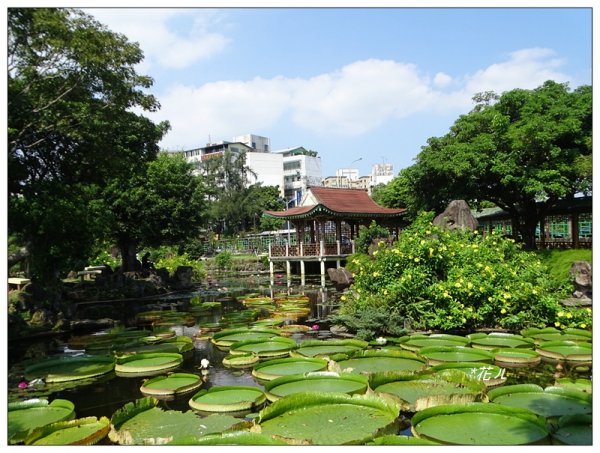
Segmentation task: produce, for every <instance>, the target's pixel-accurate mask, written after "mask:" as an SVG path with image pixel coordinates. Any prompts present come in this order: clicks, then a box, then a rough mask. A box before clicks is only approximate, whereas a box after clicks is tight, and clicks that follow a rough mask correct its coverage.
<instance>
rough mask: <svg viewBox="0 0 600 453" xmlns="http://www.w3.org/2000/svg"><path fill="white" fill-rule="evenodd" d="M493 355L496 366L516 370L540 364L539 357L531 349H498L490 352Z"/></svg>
mask: <svg viewBox="0 0 600 453" xmlns="http://www.w3.org/2000/svg"><path fill="white" fill-rule="evenodd" d="M491 352H492V353H493V354H494V363H496V365H500V366H504V367H510V368H518V367H526V366H535V365H537V364H538V363H540V362H541V360H542V358H541V357H540V355H539V354H538V353H537V352H536V351H533V350H531V349H524V348H499V349H493V350H492V351H491Z"/></svg>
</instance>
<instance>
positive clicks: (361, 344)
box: [290, 340, 369, 357]
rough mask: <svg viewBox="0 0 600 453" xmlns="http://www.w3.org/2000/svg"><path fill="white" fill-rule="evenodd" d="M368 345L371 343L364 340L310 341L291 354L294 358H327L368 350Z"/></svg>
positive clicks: (303, 343)
mask: <svg viewBox="0 0 600 453" xmlns="http://www.w3.org/2000/svg"><path fill="white" fill-rule="evenodd" d="M368 345H369V343H367V342H366V341H362V340H327V341H323V340H309V341H304V342H302V343H301V344H300V346H299V347H298V348H297V349H294V350H293V351H291V352H290V355H291V356H292V357H325V356H331V355H333V354H339V353H349V352H352V351H357V350H359V349H366V347H367V346H368Z"/></svg>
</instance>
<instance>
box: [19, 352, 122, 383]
mask: <svg viewBox="0 0 600 453" xmlns="http://www.w3.org/2000/svg"><path fill="white" fill-rule="evenodd" d="M114 368H115V358H114V357H109V356H75V357H59V358H52V359H49V360H44V361H42V362H39V363H36V364H34V365H30V366H28V367H27V368H26V369H25V377H26V378H27V379H29V380H31V379H36V378H42V379H44V380H45V381H46V382H66V381H75V380H78V379H88V378H91V377H95V376H101V375H103V374H106V373H110V372H111V371H112V370H113V369H114Z"/></svg>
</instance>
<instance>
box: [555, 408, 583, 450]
mask: <svg viewBox="0 0 600 453" xmlns="http://www.w3.org/2000/svg"><path fill="white" fill-rule="evenodd" d="M552 440H553V441H554V443H558V444H564V445H592V416H591V415H587V414H577V415H565V416H563V417H560V419H559V420H558V429H557V430H556V431H554V432H553V433H552Z"/></svg>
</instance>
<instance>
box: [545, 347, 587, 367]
mask: <svg viewBox="0 0 600 453" xmlns="http://www.w3.org/2000/svg"><path fill="white" fill-rule="evenodd" d="M536 351H537V352H538V353H539V354H540V355H541V356H542V360H544V361H547V362H551V363H554V362H566V363H568V364H570V365H589V364H591V363H592V345H591V343H585V342H576V341H547V342H544V343H540V344H539V345H538V347H537V348H536Z"/></svg>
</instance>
